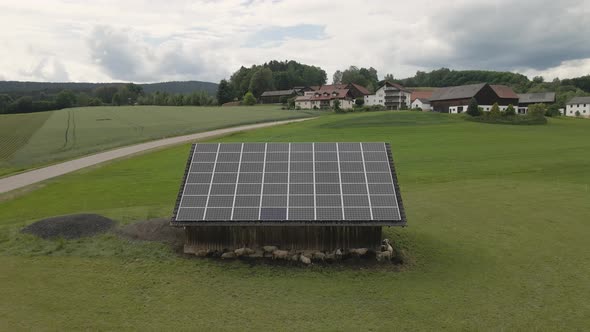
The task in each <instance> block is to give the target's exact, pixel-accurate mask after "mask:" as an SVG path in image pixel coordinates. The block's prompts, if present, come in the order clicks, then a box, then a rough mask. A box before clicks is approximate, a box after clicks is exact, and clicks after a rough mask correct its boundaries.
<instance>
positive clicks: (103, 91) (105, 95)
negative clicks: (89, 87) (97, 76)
mask: <svg viewBox="0 0 590 332" xmlns="http://www.w3.org/2000/svg"><path fill="white" fill-rule="evenodd" d="M117 91H118V88H117V86H114V85H105V86H99V87H98V88H96V89H94V91H93V93H92V94H93V95H94V96H95V97H96V98H98V99H100V100H101V101H102V102H103V103H105V104H110V103H111V102H112V101H113V96H114V95H115V93H117Z"/></svg>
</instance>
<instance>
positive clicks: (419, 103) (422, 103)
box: [411, 98, 432, 111]
mask: <svg viewBox="0 0 590 332" xmlns="http://www.w3.org/2000/svg"><path fill="white" fill-rule="evenodd" d="M411 108H412V109H418V108H419V109H421V110H423V111H430V110H431V109H432V106H431V105H430V100H428V99H426V98H416V99H415V100H413V101H412V105H411Z"/></svg>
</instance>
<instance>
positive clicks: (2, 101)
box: [0, 94, 12, 114]
mask: <svg viewBox="0 0 590 332" xmlns="http://www.w3.org/2000/svg"><path fill="white" fill-rule="evenodd" d="M10 104H12V97H10V96H9V95H6V94H1V95H0V114H2V113H8V111H9V108H10Z"/></svg>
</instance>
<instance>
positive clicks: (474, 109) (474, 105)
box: [467, 98, 481, 116]
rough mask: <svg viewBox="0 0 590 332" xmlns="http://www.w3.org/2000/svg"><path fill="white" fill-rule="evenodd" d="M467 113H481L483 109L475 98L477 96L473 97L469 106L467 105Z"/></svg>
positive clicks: (472, 114)
mask: <svg viewBox="0 0 590 332" xmlns="http://www.w3.org/2000/svg"><path fill="white" fill-rule="evenodd" d="M467 114H469V115H471V116H480V115H481V110H480V109H479V105H478V104H477V100H475V98H471V101H470V102H469V106H467Z"/></svg>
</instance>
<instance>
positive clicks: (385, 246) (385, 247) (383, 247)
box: [381, 239, 393, 253]
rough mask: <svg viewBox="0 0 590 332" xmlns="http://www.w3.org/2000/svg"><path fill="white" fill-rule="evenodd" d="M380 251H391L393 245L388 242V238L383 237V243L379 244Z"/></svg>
mask: <svg viewBox="0 0 590 332" xmlns="http://www.w3.org/2000/svg"><path fill="white" fill-rule="evenodd" d="M381 251H389V252H390V253H393V247H392V246H391V244H389V239H384V240H383V244H382V245H381Z"/></svg>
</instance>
